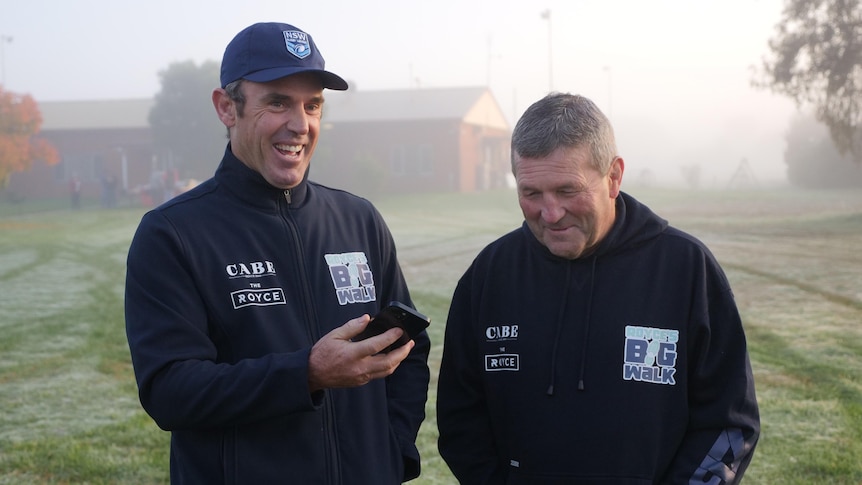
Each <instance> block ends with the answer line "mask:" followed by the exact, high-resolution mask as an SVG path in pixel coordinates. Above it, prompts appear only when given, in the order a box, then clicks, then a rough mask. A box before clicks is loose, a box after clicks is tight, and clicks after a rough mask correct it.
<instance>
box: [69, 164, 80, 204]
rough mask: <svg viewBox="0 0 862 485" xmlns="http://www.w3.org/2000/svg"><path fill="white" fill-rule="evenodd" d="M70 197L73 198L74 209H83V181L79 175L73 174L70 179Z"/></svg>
mask: <svg viewBox="0 0 862 485" xmlns="http://www.w3.org/2000/svg"><path fill="white" fill-rule="evenodd" d="M69 197H70V198H71V205H72V209H80V208H81V179H80V178H79V177H78V174H77V173H73V174H72V176H71V177H70V178H69Z"/></svg>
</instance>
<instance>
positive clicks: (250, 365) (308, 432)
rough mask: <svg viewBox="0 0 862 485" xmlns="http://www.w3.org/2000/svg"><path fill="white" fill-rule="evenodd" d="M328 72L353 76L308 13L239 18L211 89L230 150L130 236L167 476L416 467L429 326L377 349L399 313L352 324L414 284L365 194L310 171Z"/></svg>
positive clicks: (133, 322)
mask: <svg viewBox="0 0 862 485" xmlns="http://www.w3.org/2000/svg"><path fill="white" fill-rule="evenodd" d="M324 88H329V89H336V90H345V89H347V83H346V82H345V81H344V80H343V79H342V78H341V77H339V76H337V75H335V74H333V73H331V72H328V71H326V70H325V68H324V60H323V57H322V56H321V54H320V51H318V49H317V46H316V45H315V43H314V41H313V40H312V38H311V36H309V35H308V34H307V33H305V32H303V31H302V30H300V29H299V28H297V27H294V26H291V25H287V24H278V23H260V24H255V25H252V26H250V27H248V28H246V29H245V30H243V31H241V32H240V33H239V34H237V36H236V37H235V38H234V39H233V40H232V41H231V42H230V44H229V45H228V46H227V49H226V50H225V53H224V58H223V61H222V66H221V87H220V88H218V89H215V90H214V91H213V95H212V100H213V105H214V106H215V109H216V112H217V114H218V117H219V119H220V120H221V121H222V122H223V123H224V124H225V126H226V127H227V129H228V137H229V143H228V145H227V149H226V150H225V154H224V157H223V159H222V161H221V164H220V165H219V166H218V168H217V169H216V172H215V175H214V176H213V178H212V179H210V180H207V181H206V182H204V183H202V184H201V185H199V186H198V187H196V188H195V189H192V190H190V191H188V192H186V193H184V194H182V195H180V196H178V197H176V198H174V199H173V200H171V201H169V202H167V203H165V204H163V205H161V206H160V207H158V208H156V209H154V210H152V211H150V212H148V213H147V214H146V215H144V217H143V219H142V220H141V223H140V226H139V227H138V230H137V232H136V234H135V237H134V239H133V241H132V245H131V247H130V250H129V256H128V262H127V277H126V332H127V336H128V340H129V347H130V350H131V354H132V362H133V364H134V369H135V375H136V379H137V383H138V389H139V395H140V400H141V404H142V405H143V407H144V409H145V410H146V411H147V412H148V413H149V414H150V416H152V417H153V419H154V420H155V421H156V423H157V424H158V425H159V426H160V427H161V428H163V429H165V430H169V431H171V482H172V483H206V484H217V483H249V484H265V483H301V484H316V483H320V484H362V485H365V484H391V483H401V482H403V481H407V480H410V479H412V478H415V477H417V476H418V475H419V471H420V467H419V453H418V451H417V449H416V446H415V440H416V435H417V433H418V430H419V425H420V423H421V422H422V420H423V419H424V406H425V401H426V397H427V389H428V380H429V371H428V366H427V357H428V351H429V347H430V344H429V341H428V336H427V334H425V333H424V332H423V333H422V334H420V335H419V336H418V337H416V338H415V339H414V340H412V341H410V342H409V343H407V344H405V345H403V346H402V347H399V348H397V349H395V350H392V351H391V352H389V353H380V351H381V350H382V349H384V348H386V347H387V346H388V345H389V344H390V343H392V342H394V341H395V340H397V339H398V337H399V336H400V335H401V330H400V329H392V330H389V331H387V332H386V333H384V334H381V335H379V336H377V337H372V338H369V339H367V340H362V341H357V342H352V341H351V338H352V337H354V336H356V335H357V334H359V333H360V332H361V331H362V330H363V329H364V328H365V326H366V325H367V324H368V321H369V319H370V317H369V316H368V315H374V314H375V313H376V312H377V311H378V310H379V309H380V308H381V307H382V306H383V304H385V303H387V302H389V301H391V300H398V301H401V302H405V303H407V304H410V305H411V306H412V301H411V299H410V294H409V291H408V289H407V285H406V283H405V280H404V276H403V275H402V272H401V269H400V266H399V264H398V260H397V257H396V252H395V246H394V242H393V239H392V236H391V234H390V232H389V229H388V228H387V226H386V224H385V223H384V221H383V219H382V217H381V216H380V214H379V213H378V212H377V210H376V209H375V208H374V207H373V206H372V205H371V203H370V202H368V201H367V200H365V199H362V198H359V197H356V196H354V195H351V194H349V193H346V192H343V191H339V190H334V189H330V188H327V187H324V186H321V185H318V184H316V183H314V182H311V181H309V180H308V172H309V164H310V160H311V156H312V153H313V152H314V148H315V146H316V144H317V136H318V133H319V130H320V120H321V112H322V107H323V103H324V97H323V89H324Z"/></svg>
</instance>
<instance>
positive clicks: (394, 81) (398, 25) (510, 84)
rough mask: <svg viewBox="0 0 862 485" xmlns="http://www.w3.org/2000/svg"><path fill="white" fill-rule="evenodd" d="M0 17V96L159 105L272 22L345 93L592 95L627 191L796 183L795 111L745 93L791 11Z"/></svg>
mask: <svg viewBox="0 0 862 485" xmlns="http://www.w3.org/2000/svg"><path fill="white" fill-rule="evenodd" d="M529 3H533V2H529ZM0 5H2V7H0V12H2V14H0V35H2V36H3V37H2V39H0V52H2V65H0V69H2V73H0V84H3V85H4V87H5V88H6V89H7V90H8V91H12V92H15V93H20V94H31V95H32V96H33V97H34V98H35V99H36V101H37V102H42V101H67V100H98V99H122V98H151V97H153V96H154V95H155V94H156V93H157V92H158V91H159V90H160V88H161V86H160V84H159V79H158V72H159V71H161V70H164V69H166V68H167V67H168V66H169V65H170V64H171V63H172V62H181V61H186V60H193V61H195V62H196V63H201V62H203V61H206V60H215V61H216V62H220V61H221V56H222V53H223V50H224V47H225V46H226V45H227V43H228V42H229V41H230V40H231V38H232V37H233V36H234V35H235V34H236V33H237V32H238V31H239V30H241V29H243V28H244V27H246V26H248V25H250V24H252V23H254V22H260V21H277V22H285V23H290V24H293V25H295V26H297V27H299V28H301V29H303V30H305V31H307V32H308V33H310V34H311V35H312V37H314V39H315V42H316V43H317V45H318V47H319V48H320V50H321V52H322V54H323V56H324V57H325V59H326V65H327V69H329V70H332V71H334V72H336V73H337V74H339V75H341V76H342V77H344V78H345V79H347V80H348V82H350V84H351V89H358V90H385V89H404V88H431V87H459V86H489V87H490V88H491V90H492V92H493V94H494V96H495V97H496V100H497V102H498V103H499V105H500V107H501V109H502V110H503V112H504V114H505V115H506V117H507V119H508V120H509V123H510V128H511V127H512V126H513V125H514V123H515V121H516V120H517V118H518V116H520V114H521V113H522V112H523V110H524V109H526V107H527V106H528V105H529V104H531V103H532V102H534V101H535V100H537V99H539V98H540V97H542V96H543V95H545V94H546V93H547V92H548V91H549V90H555V91H564V92H571V93H578V94H583V95H585V96H587V97H589V98H591V99H592V100H593V101H595V102H596V104H598V105H599V107H600V108H602V110H603V111H605V113H606V114H607V115H608V116H609V117H610V119H611V121H612V122H613V124H614V126H615V129H616V134H617V142H618V146H619V151H620V154H621V155H622V156H623V158H625V160H626V179H625V181H624V184H632V183H636V182H637V181H638V178H639V176H640V175H641V174H642V173H643V172H644V171H645V170H650V171H652V172H653V174H654V175H655V176H656V178H657V180H656V182H657V183H660V184H683V183H684V179H683V176H682V167H691V166H699V168H700V180H701V186H702V187H724V186H725V185H727V183H728V181H729V180H730V178H731V176H732V175H733V173H734V172H735V171H736V170H737V168H738V167H739V166H740V163H741V161H742V160H743V159H745V160H747V162H748V164H749V166H750V168H751V170H752V171H753V175H754V176H755V177H756V179H757V182H758V183H760V184H779V183H784V181H785V180H786V176H785V172H786V165H785V163H784V161H783V152H784V150H785V140H784V136H785V134H786V132H787V129H788V126H789V123H790V119H791V117H792V115H793V114H794V113H795V111H796V108H795V106H794V104H793V103H792V101H790V100H789V99H787V98H784V97H781V96H778V95H774V94H771V93H770V92H768V91H762V90H757V89H755V88H753V87H751V86H750V80H751V78H752V69H753V68H754V67H755V66H759V65H760V63H761V59H762V57H763V56H764V55H766V54H767V52H768V45H767V41H768V39H769V38H770V37H771V36H772V35H773V33H774V29H775V25H776V23H777V22H778V21H779V19H780V14H781V10H782V5H783V2H782V1H781V0H720V1H719V0H698V1H689V0H649V1H641V0H574V1H565V0H558V1H555V0H544V1H542V2H535V3H533V4H532V5H530V4H528V2H521V1H509V0H504V1H500V0H437V1H433V2H430V1H425V2H419V1H408V0H401V1H399V0H366V1H348V0H336V1H321V2H285V1H275V0H249V1H245V2H241V3H237V2H235V1H234V2H228V1H222V0H207V1H203V0H183V1H166V0H152V1H147V2H136V1H130V2H115V1H108V0H78V1H75V2H61V1H56V0H54V1H49V0H30V1H17V0H0ZM546 11H547V12H549V15H547V16H545V15H543V12H546ZM10 39H11V40H10ZM549 60H550V62H549ZM217 84H218V80H217V79H214V80H213V87H216V85H217ZM201 94H202V96H206V97H207V98H209V93H208V92H207V93H201ZM213 116H215V113H213ZM214 163H215V162H214Z"/></svg>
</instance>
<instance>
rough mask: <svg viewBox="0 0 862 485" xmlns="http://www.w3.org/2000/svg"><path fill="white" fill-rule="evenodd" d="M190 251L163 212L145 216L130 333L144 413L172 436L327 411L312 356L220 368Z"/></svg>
mask: <svg viewBox="0 0 862 485" xmlns="http://www.w3.org/2000/svg"><path fill="white" fill-rule="evenodd" d="M184 252H185V248H184V247H183V243H182V241H181V240H180V238H179V237H178V236H177V232H176V230H175V229H174V227H173V226H172V225H171V223H170V222H169V221H168V220H167V219H166V218H165V217H164V216H163V215H161V214H160V213H159V212H150V213H148V214H147V215H145V216H144V219H143V220H142V221H141V224H140V226H139V228H138V231H137V232H136V234H135V237H134V239H133V241H132V245H131V247H130V249H129V254H128V259H127V273H126V290H125V315H126V334H127V338H128V342H129V348H130V351H131V357H132V363H133V365H134V369H135V375H136V378H137V381H138V389H139V396H140V400H141V404H142V405H143V407H144V409H146V411H147V412H148V413H149V414H150V416H152V417H153V419H154V420H155V421H156V423H157V424H158V425H159V426H160V427H161V428H162V429H165V430H175V429H193V428H198V429H199V428H207V427H220V426H230V425H237V424H243V423H249V422H255V421H259V420H262V419H266V418H270V417H273V416H279V415H284V414H289V413H294V412H301V411H309V410H312V409H314V408H315V407H317V406H319V405H320V400H321V399H322V394H320V393H315V394H314V395H312V394H310V393H309V392H308V352H309V350H308V349H305V350H303V351H299V352H294V353H284V354H270V355H266V356H262V357H260V358H255V359H244V360H241V361H239V362H237V363H235V364H227V363H218V362H217V357H218V356H217V349H216V347H215V345H214V344H213V342H212V340H211V339H210V338H209V335H208V329H207V308H206V304H205V302H204V301H203V297H202V295H201V294H200V293H199V291H198V290H197V288H196V284H195V281H194V279H193V278H192V274H191V268H189V267H188V263H187V261H186V259H185V257H184Z"/></svg>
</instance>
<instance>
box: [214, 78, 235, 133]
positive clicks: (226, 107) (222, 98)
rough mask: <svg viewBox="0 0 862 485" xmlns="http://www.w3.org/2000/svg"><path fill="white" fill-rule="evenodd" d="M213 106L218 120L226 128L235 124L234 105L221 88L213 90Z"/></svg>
mask: <svg viewBox="0 0 862 485" xmlns="http://www.w3.org/2000/svg"><path fill="white" fill-rule="evenodd" d="M212 99H213V106H214V107H215V110H216V114H217V115H218V119H220V120H221V122H222V123H224V125H225V126H226V127H228V128H231V127H232V126H233V125H235V124H236V103H234V102H233V100H232V99H230V96H228V95H227V91H225V90H224V89H222V88H216V89H213V95H212Z"/></svg>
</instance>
